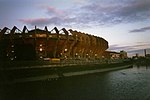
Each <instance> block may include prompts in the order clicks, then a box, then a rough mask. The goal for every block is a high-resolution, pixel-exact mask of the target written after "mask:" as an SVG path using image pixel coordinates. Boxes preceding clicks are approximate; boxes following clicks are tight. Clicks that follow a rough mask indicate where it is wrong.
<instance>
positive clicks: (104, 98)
mask: <svg viewBox="0 0 150 100" xmlns="http://www.w3.org/2000/svg"><path fill="white" fill-rule="evenodd" d="M0 100H150V67H149V66H147V67H146V66H138V67H137V66H134V67H133V68H128V69H122V70H117V71H111V72H105V73H97V74H91V75H84V76H74V77H67V78H61V79H53V80H45V81H38V82H26V83H16V84H11V85H10V84H9V85H1V87H0Z"/></svg>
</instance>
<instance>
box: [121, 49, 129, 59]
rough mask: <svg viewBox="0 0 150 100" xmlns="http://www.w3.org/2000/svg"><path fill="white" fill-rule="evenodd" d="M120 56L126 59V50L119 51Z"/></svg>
mask: <svg viewBox="0 0 150 100" xmlns="http://www.w3.org/2000/svg"><path fill="white" fill-rule="evenodd" d="M120 58H121V59H126V58H128V56H127V52H126V51H124V50H122V51H120Z"/></svg>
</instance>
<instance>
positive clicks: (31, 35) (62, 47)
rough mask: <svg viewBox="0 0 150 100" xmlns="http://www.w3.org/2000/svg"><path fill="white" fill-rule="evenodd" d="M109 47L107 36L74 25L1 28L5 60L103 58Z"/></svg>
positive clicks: (0, 55) (1, 50)
mask: <svg viewBox="0 0 150 100" xmlns="http://www.w3.org/2000/svg"><path fill="white" fill-rule="evenodd" d="M107 49H108V42H107V41H106V40H105V39H104V38H101V37H98V36H94V35H90V34H86V33H82V32H78V31H73V30H71V29H70V30H66V29H65V28H62V29H61V30H58V29H57V28H56V27H55V28H54V29H52V30H50V31H49V30H48V28H47V27H45V28H44V29H43V30H42V29H38V28H36V27H35V29H33V30H28V29H27V27H26V26H24V28H23V30H19V29H18V28H17V27H16V26H14V27H13V28H12V29H9V28H7V27H4V28H3V29H1V30H0V59H1V60H39V59H44V60H48V59H50V58H58V59H102V58H103V57H104V54H105V51H106V50H107Z"/></svg>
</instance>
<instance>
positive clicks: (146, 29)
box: [129, 26, 150, 33]
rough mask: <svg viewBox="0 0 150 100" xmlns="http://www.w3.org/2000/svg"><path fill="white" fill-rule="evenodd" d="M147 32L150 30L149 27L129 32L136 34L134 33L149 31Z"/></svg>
mask: <svg viewBox="0 0 150 100" xmlns="http://www.w3.org/2000/svg"><path fill="white" fill-rule="evenodd" d="M149 30H150V26H148V27H143V28H139V29H134V30H130V31H129V32H130V33H136V32H145V31H149Z"/></svg>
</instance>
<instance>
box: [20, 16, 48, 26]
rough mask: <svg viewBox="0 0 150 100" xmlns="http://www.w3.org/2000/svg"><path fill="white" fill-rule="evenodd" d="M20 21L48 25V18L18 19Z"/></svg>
mask: <svg viewBox="0 0 150 100" xmlns="http://www.w3.org/2000/svg"><path fill="white" fill-rule="evenodd" d="M19 21H20V22H22V23H25V24H29V25H32V26H34V25H38V26H43V25H44V26H45V25H48V24H49V23H50V22H49V19H48V18H37V19H19Z"/></svg>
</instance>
